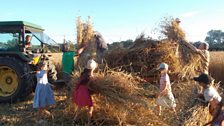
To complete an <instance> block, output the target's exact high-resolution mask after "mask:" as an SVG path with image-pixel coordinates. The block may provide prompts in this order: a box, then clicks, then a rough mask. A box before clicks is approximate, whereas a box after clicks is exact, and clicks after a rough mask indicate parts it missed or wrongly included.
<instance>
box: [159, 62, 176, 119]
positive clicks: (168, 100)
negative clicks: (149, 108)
mask: <svg viewBox="0 0 224 126" xmlns="http://www.w3.org/2000/svg"><path fill="white" fill-rule="evenodd" d="M158 70H159V71H160V74H161V76H160V91H159V93H158V94H157V100H156V104H157V107H158V115H161V106H163V107H167V108H170V109H172V110H173V111H174V112H175V107H176V102H175V99H174V96H173V93H172V90H171V85H170V78H169V75H168V65H167V64H166V63H161V64H160V65H159V68H158Z"/></svg>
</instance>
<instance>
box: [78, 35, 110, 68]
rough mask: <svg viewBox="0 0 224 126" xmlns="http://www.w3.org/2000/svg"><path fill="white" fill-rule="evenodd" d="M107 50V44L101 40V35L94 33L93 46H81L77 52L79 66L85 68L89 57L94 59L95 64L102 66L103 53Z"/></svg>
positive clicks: (90, 44)
mask: <svg viewBox="0 0 224 126" xmlns="http://www.w3.org/2000/svg"><path fill="white" fill-rule="evenodd" d="M92 46H94V47H92ZM93 48H94V49H93ZM107 49H108V47H107V44H106V42H105V40H104V39H103V37H102V35H101V34H100V33H99V32H97V31H94V44H92V43H85V44H83V45H81V46H80V48H79V50H78V55H79V61H78V64H79V66H81V67H85V65H86V64H87V61H88V59H89V56H91V57H94V59H95V60H96V62H97V63H99V64H102V63H103V61H104V53H105V51H106V50H107ZM93 50H96V52H92V51H93Z"/></svg>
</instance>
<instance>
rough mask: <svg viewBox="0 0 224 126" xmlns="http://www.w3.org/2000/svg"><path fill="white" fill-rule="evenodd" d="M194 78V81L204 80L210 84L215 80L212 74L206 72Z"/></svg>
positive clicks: (203, 81)
mask: <svg viewBox="0 0 224 126" xmlns="http://www.w3.org/2000/svg"><path fill="white" fill-rule="evenodd" d="M193 79H194V81H197V82H202V83H204V84H210V83H211V82H212V80H213V79H212V77H211V76H209V75H208V74H205V73H202V74H201V75H200V76H198V77H194V78H193Z"/></svg>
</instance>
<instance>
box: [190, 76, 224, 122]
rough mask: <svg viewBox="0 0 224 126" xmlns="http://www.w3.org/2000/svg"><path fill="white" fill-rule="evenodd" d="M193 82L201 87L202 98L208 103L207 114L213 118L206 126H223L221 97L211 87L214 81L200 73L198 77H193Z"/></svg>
mask: <svg viewBox="0 0 224 126" xmlns="http://www.w3.org/2000/svg"><path fill="white" fill-rule="evenodd" d="M194 80H195V81H197V82H198V83H199V84H200V86H202V87H203V89H204V91H203V95H204V98H205V100H206V101H207V102H209V113H210V114H211V115H212V116H213V119H212V121H210V122H208V123H207V124H206V125H209V124H211V125H212V126H224V121H223V120H224V112H223V110H222V97H221V96H220V95H219V93H218V91H217V89H216V88H215V87H214V85H213V83H214V80H213V79H212V77H210V76H209V75H208V74H206V73H202V74H201V75H200V76H199V77H194Z"/></svg>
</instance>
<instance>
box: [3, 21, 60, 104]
mask: <svg viewBox="0 0 224 126" xmlns="http://www.w3.org/2000/svg"><path fill="white" fill-rule="evenodd" d="M43 31H44V29H43V28H41V27H40V26H38V25H35V24H32V23H29V22H24V21H5V22H0V103H5V102H16V101H18V100H19V99H21V98H24V97H26V96H28V95H29V94H30V93H31V92H32V91H33V89H34V88H35V85H36V78H35V71H36V70H37V65H38V63H39V62H47V63H48V66H49V69H50V71H49V73H48V77H49V81H50V82H52V83H53V82H54V81H56V80H57V76H56V74H57V72H56V70H55V66H54V64H53V63H52V61H51V58H50V57H49V55H48V54H47V53H46V52H48V51H47V48H48V49H49V48H52V49H60V48H59V46H58V44H57V43H56V42H55V41H54V40H53V39H51V38H50V37H48V36H47V35H46V34H45V33H44V32H43ZM27 35H29V36H30V37H31V38H32V40H31V43H32V47H31V50H30V53H27V52H26V51H25V50H26V47H25V46H26V40H25V37H26V36H27Z"/></svg>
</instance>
